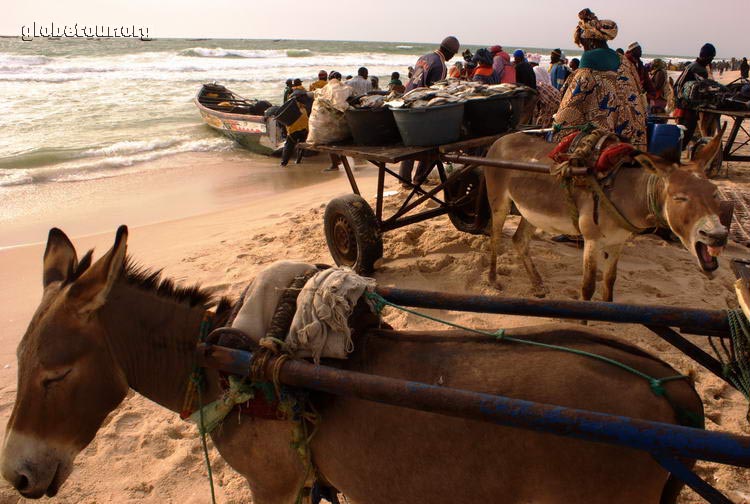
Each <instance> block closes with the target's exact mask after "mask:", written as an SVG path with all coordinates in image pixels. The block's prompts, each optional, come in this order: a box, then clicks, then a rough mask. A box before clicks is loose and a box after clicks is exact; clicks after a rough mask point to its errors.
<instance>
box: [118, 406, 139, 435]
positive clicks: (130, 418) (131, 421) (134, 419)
mask: <svg viewBox="0 0 750 504" xmlns="http://www.w3.org/2000/svg"><path fill="white" fill-rule="evenodd" d="M142 422H143V415H142V414H141V413H135V412H130V411H129V412H126V413H122V414H121V415H119V416H117V417H115V418H114V420H113V421H112V424H113V428H114V430H115V433H117V434H122V433H124V432H133V431H134V430H135V429H136V428H137V427H138V426H139V425H140V424H141V423H142Z"/></svg>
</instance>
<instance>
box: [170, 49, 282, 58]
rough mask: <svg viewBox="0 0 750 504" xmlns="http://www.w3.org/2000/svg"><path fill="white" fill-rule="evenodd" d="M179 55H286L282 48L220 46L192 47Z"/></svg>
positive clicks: (210, 56) (268, 56) (250, 56)
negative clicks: (263, 48)
mask: <svg viewBox="0 0 750 504" xmlns="http://www.w3.org/2000/svg"><path fill="white" fill-rule="evenodd" d="M179 55H180V56H192V57H199V58H251V59H259V58H280V57H284V56H286V55H287V51H283V50H255V51H254V50H249V49H222V48H221V47H217V48H214V49H212V48H210V47H192V48H190V49H183V50H182V51H180V52H179Z"/></svg>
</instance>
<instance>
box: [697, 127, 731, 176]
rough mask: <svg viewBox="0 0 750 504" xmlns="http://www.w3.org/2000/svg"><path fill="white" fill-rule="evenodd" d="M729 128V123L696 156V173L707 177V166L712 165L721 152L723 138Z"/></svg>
mask: <svg viewBox="0 0 750 504" xmlns="http://www.w3.org/2000/svg"><path fill="white" fill-rule="evenodd" d="M726 128H727V123H724V125H723V126H722V127H721V130H720V131H718V132H717V133H716V136H714V137H713V138H712V139H711V141H710V142H708V143H707V144H705V145H704V146H703V147H702V148H701V149H700V150H699V151H698V152H697V153H696V155H695V158H694V159H693V162H694V163H695V166H694V169H695V170H696V172H698V173H700V174H702V175H705V173H706V166H708V165H710V164H711V162H712V161H713V160H714V158H715V157H716V155H717V154H718V153H719V151H720V150H721V138H722V137H723V136H724V130H725V129H726Z"/></svg>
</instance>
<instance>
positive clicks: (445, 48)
mask: <svg viewBox="0 0 750 504" xmlns="http://www.w3.org/2000/svg"><path fill="white" fill-rule="evenodd" d="M460 47H461V45H460V44H459V43H458V39H457V38H456V37H453V36H450V37H445V38H444V39H443V41H442V42H441V43H440V47H439V48H438V49H437V50H436V51H433V52H431V53H429V54H425V55H424V56H421V57H420V58H419V59H418V60H417V64H416V65H414V74H413V75H412V76H411V79H409V82H408V83H407V84H406V90H407V91H411V90H412V89H414V88H418V87H428V86H431V85H433V84H435V83H436V82H438V81H441V80H443V79H445V77H446V75H447V74H448V68H447V67H446V66H445V62H446V61H450V59H451V58H453V56H455V55H456V54H457V53H458V50H459V48H460Z"/></svg>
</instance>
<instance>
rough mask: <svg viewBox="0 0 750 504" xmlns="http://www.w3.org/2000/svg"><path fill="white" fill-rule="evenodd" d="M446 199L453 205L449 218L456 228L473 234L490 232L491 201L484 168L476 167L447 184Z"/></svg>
mask: <svg viewBox="0 0 750 504" xmlns="http://www.w3.org/2000/svg"><path fill="white" fill-rule="evenodd" d="M478 198H479V199H480V202H479V206H477V199H478ZM445 199H446V201H447V203H448V204H450V205H451V206H452V208H451V210H450V212H448V218H449V219H450V220H451V222H452V223H453V225H454V226H455V227H456V229H458V230H459V231H463V232H465V233H471V234H485V235H488V234H489V224H490V202H489V200H488V199H487V189H486V187H485V185H484V172H482V170H480V169H479V168H476V169H474V170H471V171H470V172H469V173H466V174H465V175H463V176H462V177H459V178H458V179H457V180H455V181H453V182H451V183H450V184H446V186H445Z"/></svg>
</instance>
